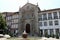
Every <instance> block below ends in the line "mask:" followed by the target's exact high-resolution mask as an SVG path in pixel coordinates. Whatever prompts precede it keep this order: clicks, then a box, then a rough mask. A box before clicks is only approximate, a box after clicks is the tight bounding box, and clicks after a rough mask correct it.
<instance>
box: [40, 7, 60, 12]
mask: <svg viewBox="0 0 60 40" xmlns="http://www.w3.org/2000/svg"><path fill="white" fill-rule="evenodd" d="M55 10H60V8H55V9H49V10H43V11H41V12H48V11H55Z"/></svg>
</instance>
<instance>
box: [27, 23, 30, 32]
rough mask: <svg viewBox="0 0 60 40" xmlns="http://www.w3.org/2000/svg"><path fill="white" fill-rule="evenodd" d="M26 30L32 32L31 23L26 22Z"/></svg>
mask: <svg viewBox="0 0 60 40" xmlns="http://www.w3.org/2000/svg"><path fill="white" fill-rule="evenodd" d="M26 32H27V33H30V24H26Z"/></svg>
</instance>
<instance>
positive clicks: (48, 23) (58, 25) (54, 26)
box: [38, 8, 60, 35]
mask: <svg viewBox="0 0 60 40" xmlns="http://www.w3.org/2000/svg"><path fill="white" fill-rule="evenodd" d="M38 19H39V28H40V32H41V34H42V35H45V34H46V33H48V34H49V35H51V34H54V35H56V34H57V33H58V34H59V35H60V8H57V9H50V10H44V11H41V12H40V13H39V15H38Z"/></svg>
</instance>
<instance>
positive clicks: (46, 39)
mask: <svg viewBox="0 0 60 40" xmlns="http://www.w3.org/2000/svg"><path fill="white" fill-rule="evenodd" d="M7 40H22V38H9V39H7ZM24 40H26V39H24ZM27 40H60V39H56V38H45V37H42V38H40V37H29V38H28V39H27Z"/></svg>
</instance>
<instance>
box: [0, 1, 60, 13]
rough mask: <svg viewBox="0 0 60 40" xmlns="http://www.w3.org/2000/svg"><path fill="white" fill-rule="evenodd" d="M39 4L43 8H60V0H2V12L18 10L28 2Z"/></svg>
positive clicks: (0, 5)
mask: <svg viewBox="0 0 60 40" xmlns="http://www.w3.org/2000/svg"><path fill="white" fill-rule="evenodd" d="M28 1H29V3H32V4H34V5H37V3H38V5H39V8H40V9H41V10H48V9H55V8H60V0H0V12H17V11H19V8H21V7H22V6H24V5H25V4H26V3H27V2H28Z"/></svg>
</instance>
